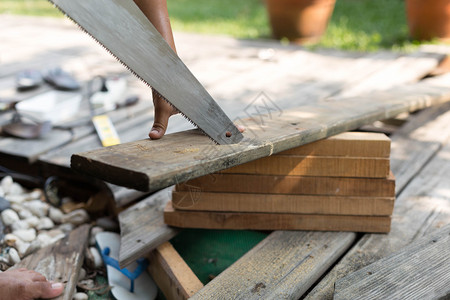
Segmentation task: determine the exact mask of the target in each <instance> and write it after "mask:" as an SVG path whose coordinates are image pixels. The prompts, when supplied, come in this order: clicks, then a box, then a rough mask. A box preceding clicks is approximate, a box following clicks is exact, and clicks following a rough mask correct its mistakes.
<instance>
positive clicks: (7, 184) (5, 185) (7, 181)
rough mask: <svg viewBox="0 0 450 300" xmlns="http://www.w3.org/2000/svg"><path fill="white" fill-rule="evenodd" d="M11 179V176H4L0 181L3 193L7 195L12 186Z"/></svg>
mask: <svg viewBox="0 0 450 300" xmlns="http://www.w3.org/2000/svg"><path fill="white" fill-rule="evenodd" d="M13 182H14V181H13V179H12V177H11V176H5V177H4V178H3V179H2V181H0V186H1V187H2V190H3V192H4V193H5V195H6V194H8V193H9V190H10V189H11V186H12V184H13Z"/></svg>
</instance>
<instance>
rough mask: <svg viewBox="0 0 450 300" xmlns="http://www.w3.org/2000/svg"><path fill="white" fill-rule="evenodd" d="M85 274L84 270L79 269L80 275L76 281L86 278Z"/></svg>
mask: <svg viewBox="0 0 450 300" xmlns="http://www.w3.org/2000/svg"><path fill="white" fill-rule="evenodd" d="M86 275H87V272H86V270H85V269H84V268H81V269H80V273H78V281H80V280H83V279H84V278H86Z"/></svg>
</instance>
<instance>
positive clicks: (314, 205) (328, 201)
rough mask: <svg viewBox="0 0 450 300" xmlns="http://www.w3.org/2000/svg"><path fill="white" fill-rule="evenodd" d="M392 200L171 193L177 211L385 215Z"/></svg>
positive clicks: (391, 206) (389, 212)
mask: <svg viewBox="0 0 450 300" xmlns="http://www.w3.org/2000/svg"><path fill="white" fill-rule="evenodd" d="M394 200H395V199H394V198H387V197H386V198H382V197H350V196H311V195H275V194H242V193H208V192H176V191H175V192H172V205H173V207H174V208H175V209H177V210H199V211H222V212H272V213H296V214H319V215H330V214H333V215H362V216H389V215H391V214H392V211H393V209H394Z"/></svg>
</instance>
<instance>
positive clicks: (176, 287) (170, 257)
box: [147, 242, 203, 300]
mask: <svg viewBox="0 0 450 300" xmlns="http://www.w3.org/2000/svg"><path fill="white" fill-rule="evenodd" d="M148 258H149V261H150V265H149V266H148V268H147V270H148V272H149V273H150V275H151V276H152V278H153V279H154V280H155V282H156V284H157V285H158V287H159V288H160V289H161V291H162V292H163V293H164V296H165V297H166V299H167V300H186V299H189V298H190V297H192V296H193V295H194V294H195V293H196V292H198V291H199V290H200V289H201V288H203V284H202V283H201V282H200V280H199V279H198V277H197V276H195V274H194V272H192V270H191V268H189V266H188V265H187V264H186V262H185V261H184V260H183V259H182V258H181V256H180V255H179V254H178V252H177V251H176V250H175V248H174V247H173V246H172V244H170V243H169V242H165V243H164V244H162V245H161V246H159V247H158V248H156V249H155V250H153V251H152V252H151V253H150V254H149V256H148Z"/></svg>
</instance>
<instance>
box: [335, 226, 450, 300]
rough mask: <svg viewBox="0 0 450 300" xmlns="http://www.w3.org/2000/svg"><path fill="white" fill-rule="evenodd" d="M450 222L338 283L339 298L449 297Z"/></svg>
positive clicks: (336, 290)
mask: <svg viewBox="0 0 450 300" xmlns="http://www.w3.org/2000/svg"><path fill="white" fill-rule="evenodd" d="M449 249H450V225H449V226H446V227H444V228H442V229H440V230H438V231H437V232H436V233H435V234H433V235H430V236H427V237H425V238H422V239H420V240H419V241H415V242H413V243H411V244H410V245H408V246H407V247H405V248H403V249H402V250H401V251H399V252H396V253H394V254H392V255H390V256H388V257H386V258H383V259H381V260H379V261H377V262H375V263H373V264H371V265H369V266H366V267H364V268H362V269H360V270H358V271H357V272H354V273H352V274H350V275H347V276H345V277H344V278H341V279H340V280H338V281H337V282H336V286H335V292H334V298H333V299H335V300H344V299H345V300H346V299H355V300H356V299H361V300H362V299H364V300H365V299H417V300H419V299H448V297H449V296H450V251H449Z"/></svg>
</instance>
